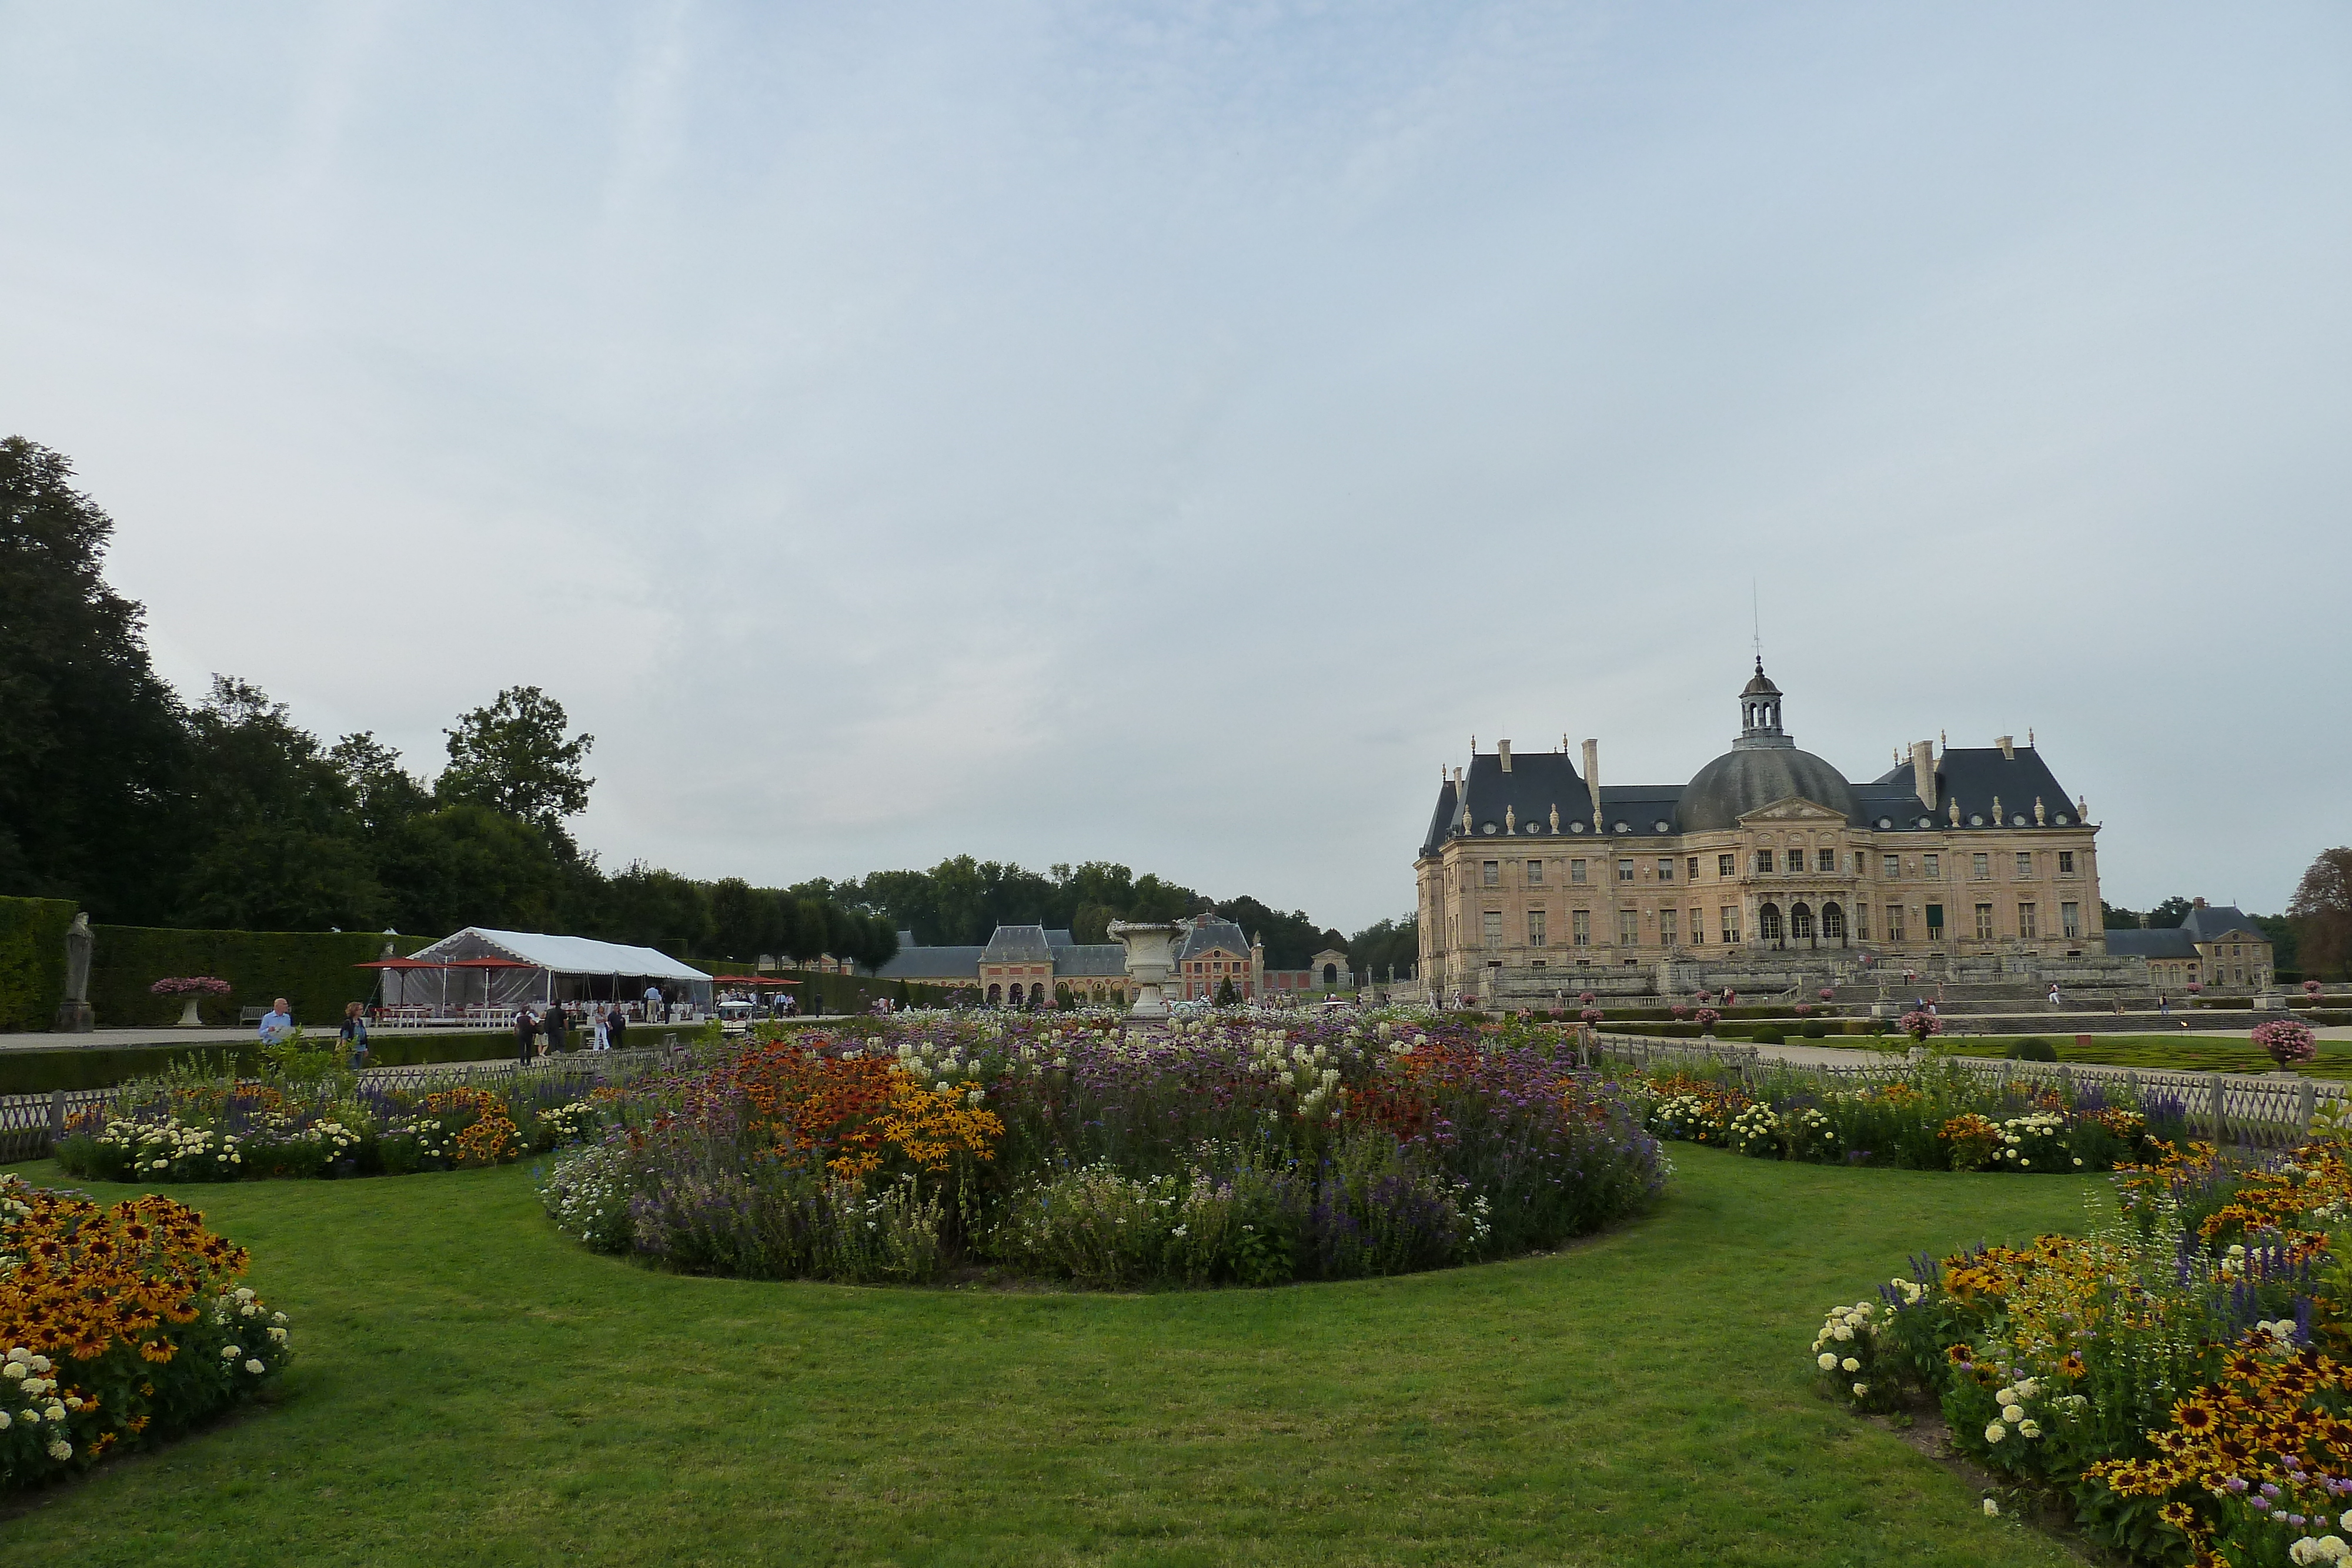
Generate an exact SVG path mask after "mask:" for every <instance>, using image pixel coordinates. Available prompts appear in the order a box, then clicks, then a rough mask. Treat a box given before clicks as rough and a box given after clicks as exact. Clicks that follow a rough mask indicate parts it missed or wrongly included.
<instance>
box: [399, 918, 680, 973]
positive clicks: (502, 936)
mask: <svg viewBox="0 0 2352 1568" xmlns="http://www.w3.org/2000/svg"><path fill="white" fill-rule="evenodd" d="M468 937H471V938H472V939H473V940H472V941H470V942H469V941H467V938H468ZM477 946H479V947H488V948H489V949H491V950H492V951H493V952H496V953H499V954H503V955H504V956H507V957H509V958H519V959H521V960H522V961H523V962H524V963H527V964H530V965H532V966H534V967H538V968H541V969H547V970H551V971H552V972H553V973H555V974H558V975H635V976H639V977H644V978H646V979H649V980H708V979H709V978H710V977H709V976H708V975H706V974H704V973H703V972H702V971H701V970H699V969H697V968H693V967H689V966H688V965H685V964H681V963H679V962H678V961H677V959H675V958H673V957H671V956H669V955H668V954H667V953H661V952H656V951H655V950H654V949H653V948H651V947H629V946H623V945H622V944H620V943H618V942H598V941H595V940H593V938H590V937H586V936H552V935H551V934H549V933H547V932H544V931H493V930H491V929H489V928H488V927H487V926H482V925H468V926H467V927H466V928H465V929H464V930H463V931H458V932H454V933H452V934H451V935H449V936H444V937H443V938H441V940H440V941H438V942H436V943H434V944H433V945H432V946H429V947H421V948H419V949H417V951H415V953H412V954H411V955H409V956H411V957H414V958H425V957H433V958H439V957H446V956H454V955H456V954H457V953H459V952H462V951H463V950H465V949H467V948H469V947H477Z"/></svg>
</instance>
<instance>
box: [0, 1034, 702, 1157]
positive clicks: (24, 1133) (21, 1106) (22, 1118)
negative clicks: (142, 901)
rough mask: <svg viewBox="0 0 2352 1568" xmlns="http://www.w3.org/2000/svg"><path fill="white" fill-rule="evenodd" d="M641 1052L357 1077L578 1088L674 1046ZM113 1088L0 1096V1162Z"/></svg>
mask: <svg viewBox="0 0 2352 1568" xmlns="http://www.w3.org/2000/svg"><path fill="white" fill-rule="evenodd" d="M675 1039H676V1037H675V1036H671V1037H668V1039H667V1040H665V1042H664V1045H663V1046H662V1047H661V1048H657V1049H649V1050H645V1051H579V1052H575V1053H572V1054H570V1055H565V1056H557V1057H550V1058H548V1059H547V1060H545V1061H534V1062H531V1063H530V1064H528V1065H525V1064H524V1063H522V1062H519V1061H460V1062H448V1063H444V1064H441V1065H438V1066H422V1067H371V1068H368V1069H366V1070H365V1071H362V1073H361V1075H360V1076H361V1077H362V1078H363V1079H365V1080H366V1081H367V1082H368V1083H369V1085H370V1086H371V1087H374V1088H380V1089H383V1090H385V1091H388V1092H392V1093H411V1094H422V1093H429V1092H432V1091H434V1090H436V1089H450V1088H455V1087H457V1085H459V1084H491V1083H509V1082H518V1081H520V1082H525V1083H566V1082H579V1083H580V1084H581V1085H582V1086H583V1089H584V1088H585V1087H586V1086H588V1085H591V1084H593V1083H596V1082H601V1081H603V1080H604V1079H606V1078H619V1077H629V1076H633V1075H635V1074H636V1073H638V1072H641V1071H647V1070H649V1069H652V1068H655V1067H658V1066H660V1065H661V1064H662V1063H664V1062H665V1061H668V1060H670V1059H671V1057H672V1054H673V1052H674V1051H675V1049H676V1048H675V1047H674V1046H672V1045H670V1044H669V1040H675ZM117 1092H119V1091H117V1090H115V1089H59V1090H56V1091H54V1092H50V1093H47V1094H10V1095H6V1096H0V1160H33V1159H39V1158H40V1157H41V1156H42V1155H46V1154H47V1153H48V1152H49V1150H50V1149H51V1148H53V1147H54V1146H55V1145H57V1143H58V1140H59V1139H61V1138H63V1137H64V1136H65V1134H66V1127H67V1125H68V1124H69V1123H71V1122H72V1121H73V1120H74V1119H75V1118H76V1117H79V1116H80V1115H81V1114H82V1113H84V1112H87V1111H91V1110H102V1109H103V1108H104V1107H105V1106H106V1104H107V1103H108V1102H109V1101H110V1100H111V1099H113V1097H114V1096H115V1094H116V1093H117Z"/></svg>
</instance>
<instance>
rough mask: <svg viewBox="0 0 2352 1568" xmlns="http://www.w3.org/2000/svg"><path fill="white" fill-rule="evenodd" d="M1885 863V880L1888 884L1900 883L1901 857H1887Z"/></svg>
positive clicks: (1901, 876) (1901, 877)
mask: <svg viewBox="0 0 2352 1568" xmlns="http://www.w3.org/2000/svg"><path fill="white" fill-rule="evenodd" d="M1885 862H1886V864H1885V872H1886V880H1887V881H1889V882H1900V881H1902V880H1903V857H1902V856H1901V855H1888V856H1886V857H1885Z"/></svg>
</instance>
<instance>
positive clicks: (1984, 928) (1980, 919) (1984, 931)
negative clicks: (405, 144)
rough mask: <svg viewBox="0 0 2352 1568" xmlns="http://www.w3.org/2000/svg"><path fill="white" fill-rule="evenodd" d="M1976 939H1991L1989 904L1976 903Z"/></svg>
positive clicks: (1985, 940)
mask: <svg viewBox="0 0 2352 1568" xmlns="http://www.w3.org/2000/svg"><path fill="white" fill-rule="evenodd" d="M1977 940H1978V941H1979V942H1990V941H1991V940H1992V905H1991V904H1978V905H1977Z"/></svg>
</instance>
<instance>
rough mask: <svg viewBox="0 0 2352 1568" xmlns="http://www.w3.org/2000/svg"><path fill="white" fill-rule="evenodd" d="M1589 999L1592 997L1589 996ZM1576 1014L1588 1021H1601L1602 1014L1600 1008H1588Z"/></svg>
mask: <svg viewBox="0 0 2352 1568" xmlns="http://www.w3.org/2000/svg"><path fill="white" fill-rule="evenodd" d="M1587 999H1588V1000H1589V999H1591V998H1587ZM1576 1016H1577V1017H1578V1018H1580V1019H1583V1020H1584V1021H1585V1022H1586V1023H1599V1022H1600V1021H1601V1016H1602V1015H1601V1009H1599V1008H1587V1009H1584V1010H1583V1011H1582V1012H1580V1013H1579V1014H1577V1015H1576Z"/></svg>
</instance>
